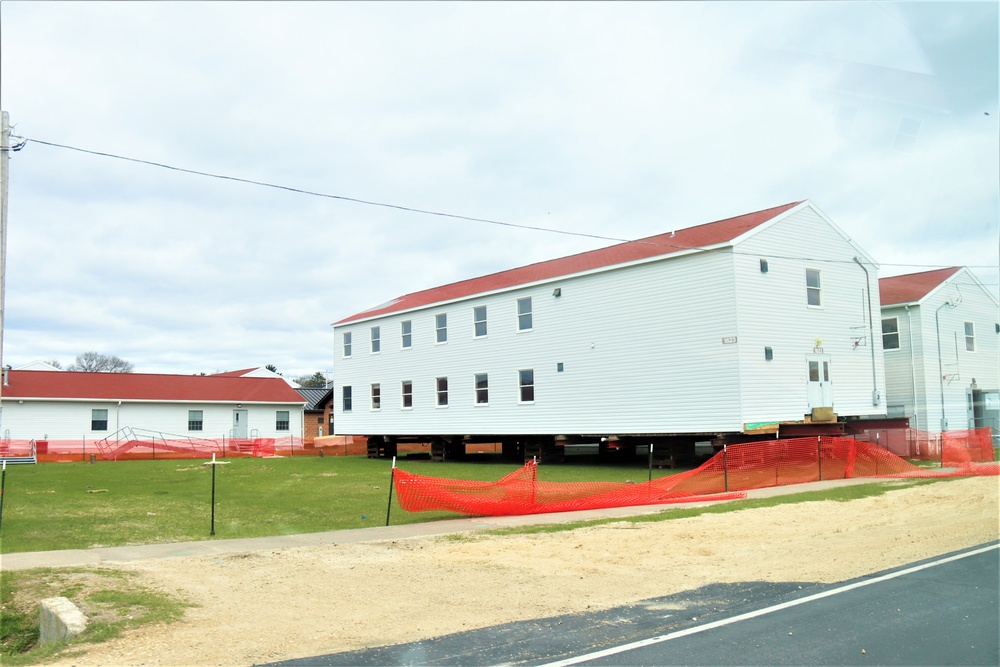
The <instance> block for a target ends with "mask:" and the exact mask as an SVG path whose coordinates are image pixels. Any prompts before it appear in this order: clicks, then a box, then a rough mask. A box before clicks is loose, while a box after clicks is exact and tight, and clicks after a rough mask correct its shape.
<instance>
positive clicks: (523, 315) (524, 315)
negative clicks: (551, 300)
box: [517, 296, 535, 333]
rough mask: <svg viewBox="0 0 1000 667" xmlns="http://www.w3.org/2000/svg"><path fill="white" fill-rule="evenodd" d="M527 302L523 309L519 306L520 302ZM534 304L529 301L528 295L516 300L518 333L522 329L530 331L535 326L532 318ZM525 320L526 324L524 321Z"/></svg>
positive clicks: (522, 330)
mask: <svg viewBox="0 0 1000 667" xmlns="http://www.w3.org/2000/svg"><path fill="white" fill-rule="evenodd" d="M525 303H527V304H528V309H527V310H526V311H525V310H523V309H522V308H521V305H522V304H525ZM534 313H535V310H534V304H533V303H532V301H531V297H530V296H524V297H521V298H519V299H518V300H517V331H518V333H521V332H524V331H532V330H533V329H534V328H535V320H534ZM526 322H527V326H525V323H526Z"/></svg>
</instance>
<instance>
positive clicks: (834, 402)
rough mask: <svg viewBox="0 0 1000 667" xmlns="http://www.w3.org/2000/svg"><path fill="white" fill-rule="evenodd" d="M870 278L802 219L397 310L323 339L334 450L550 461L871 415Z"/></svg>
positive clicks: (878, 374) (738, 224) (810, 218)
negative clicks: (570, 453) (410, 450)
mask: <svg viewBox="0 0 1000 667" xmlns="http://www.w3.org/2000/svg"><path fill="white" fill-rule="evenodd" d="M429 261H432V258H429ZM876 272H877V266H876V264H875V263H874V261H873V260H872V259H871V258H870V257H869V256H868V255H867V254H866V253H865V252H864V251H863V250H862V249H861V248H859V247H858V246H857V245H856V244H855V243H854V242H853V241H852V240H851V239H850V238H849V237H848V236H847V235H846V234H844V233H843V232H842V231H841V230H840V229H839V228H838V227H837V226H836V225H834V224H833V222H832V221H831V220H830V219H829V218H827V217H826V216H825V215H824V214H823V213H822V212H821V211H819V209H818V208H816V207H815V206H814V205H813V204H812V203H810V202H808V201H802V202H793V203H790V204H785V205H782V206H777V207H774V208H770V209H766V210H763V211H757V212H755V213H749V214H746V215H741V216H738V217H734V218H728V219H725V220H720V221H717V222H713V223H709V224H704V225H698V226H694V227H688V228H685V229H677V230H675V231H671V232H668V233H665V234H660V235H657V236H652V237H649V238H645V239H641V240H638V241H631V242H627V243H620V244H617V245H613V246H610V247H607V248H602V249H599V250H594V251H591V252H585V253H580V254H577V255H572V256H569V257H562V258H559V259H553V260H550V261H546V262H539V263H536V264H531V265H528V266H524V267H520V268H516V269H512V270H509V271H502V272H499V273H493V274H490V275H485V276H481V277H478V278H472V279H470V280H464V281H461V282H457V283H452V284H449V285H443V286H440V287H435V288H432V289H427V290H422V291H418V292H413V293H410V294H406V295H404V296H401V297H399V298H396V299H393V300H391V301H389V302H387V303H384V304H381V305H379V306H375V307H373V308H370V309H368V310H366V311H363V312H360V313H356V314H354V315H351V316H348V317H345V318H343V319H341V320H339V321H338V322H336V323H335V324H334V332H335V338H336V341H337V343H336V345H337V349H336V353H335V360H334V364H335V373H334V378H335V387H334V402H335V413H334V414H335V419H336V423H337V433H338V434H343V435H364V436H367V437H368V438H369V443H370V446H371V448H372V450H371V451H373V452H376V451H377V452H378V453H379V454H380V455H383V454H384V455H387V454H391V453H392V452H393V451H394V449H395V443H398V442H430V443H431V444H432V449H433V451H434V452H435V453H436V456H443V457H447V456H448V455H449V452H452V453H455V454H456V455H457V452H460V451H464V446H463V443H464V442H501V443H502V444H503V447H504V450H505V452H507V453H509V454H510V455H511V456H512V457H517V456H520V455H521V454H522V453H523V454H524V455H525V456H528V455H529V454H530V453H532V452H543V453H545V454H546V455H551V456H553V457H558V456H559V452H561V451H565V450H564V449H563V447H564V445H565V444H566V443H570V444H573V443H586V444H589V445H595V444H597V443H601V444H600V446H601V447H604V446H607V445H608V443H620V444H621V446H623V447H632V446H643V447H645V446H648V445H649V443H651V442H656V443H661V444H662V446H663V448H683V449H684V450H685V451H691V450H693V448H694V445H695V443H696V442H705V441H711V442H713V443H715V444H721V443H722V442H726V441H727V439H729V440H728V441H735V439H738V438H742V437H758V438H759V437H760V434H761V433H772V434H773V433H774V432H776V431H778V430H779V424H780V423H782V422H795V423H797V424H799V425H801V423H803V422H805V421H810V422H811V421H816V420H825V421H830V422H832V423H834V424H835V423H836V419H837V417H836V415H840V417H841V418H857V417H863V416H873V415H874V416H880V415H884V414H885V408H884V403H883V402H882V398H881V397H882V395H883V392H884V389H885V379H884V373H883V366H882V355H881V349H880V347H879V343H880V339H881V336H880V335H879V332H878V330H877V329H874V331H873V323H874V324H876V325H877V322H878V278H877V273H876ZM861 342H864V346H863V347H861V345H859V343H861ZM859 348H860V349H859ZM831 428H832V427H831ZM657 446H658V447H659V446H660V445H657Z"/></svg>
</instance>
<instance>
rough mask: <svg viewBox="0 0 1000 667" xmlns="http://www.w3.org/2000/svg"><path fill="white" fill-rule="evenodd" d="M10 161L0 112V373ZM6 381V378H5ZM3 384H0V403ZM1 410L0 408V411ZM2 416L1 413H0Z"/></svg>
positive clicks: (0, 365) (6, 118)
mask: <svg viewBox="0 0 1000 667" xmlns="http://www.w3.org/2000/svg"><path fill="white" fill-rule="evenodd" d="M9 160H10V115H9V114H8V113H7V112H6V111H0V373H2V372H3V361H4V359H3V317H4V312H5V311H4V308H5V303H4V295H5V293H6V291H7V180H8V173H9V167H8V164H7V163H8V161H9ZM5 379H6V376H5ZM2 400H3V382H0V402H2ZM2 409H3V408H2V407H0V410H2ZM0 414H2V413H0Z"/></svg>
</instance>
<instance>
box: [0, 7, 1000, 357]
mask: <svg viewBox="0 0 1000 667" xmlns="http://www.w3.org/2000/svg"><path fill="white" fill-rule="evenodd" d="M989 11H992V12H993V14H992V16H993V19H994V21H993V22H994V25H995V23H996V21H995V18H996V8H995V6H990V7H985V8H984V6H982V5H978V6H970V5H955V6H954V7H952V8H951V9H946V8H945V7H944V6H942V7H934V8H926V7H917V8H913V7H910V6H909V5H892V4H890V5H885V4H879V5H874V4H873V3H866V4H859V3H784V2H782V3H753V4H752V5H745V4H738V3H599V2H598V3H421V2H412V3H411V2H405V3H269V2H259V3H182V2H178V3H174V2H152V3H87V2H81V3H49V2H33V3H14V4H10V3H4V4H3V5H2V7H0V12H2V19H3V20H2V22H0V30H2V40H0V49H2V56H3V57H2V76H0V81H2V93H3V102H2V104H3V106H4V108H5V110H7V111H9V112H10V113H11V117H12V121H13V122H14V123H16V124H17V127H16V132H17V133H18V134H21V135H23V136H27V137H31V138H35V139H41V140H46V141H53V142H57V143H65V144H69V145H73V146H79V147H83V148H89V149H94V150H99V151H103V152H108V153H114V154H119V155H125V156H132V157H137V158H141V159H145V160H151V161H156V162H162V163H166V164H170V165H174V166H177V167H183V168H190V169H195V170H200V171H206V172H212V173H218V174H224V175H228V176H234V177H240V178H247V179H254V180H260V181H266V182H269V183H275V184H281V185H287V186H291V187H296V188H301V189H305V190H311V191H316V192H322V193H328V194H333V195H340V196H343V197H351V198H358V199H363V200H369V201H376V202H384V203H390V204H396V205H401V206H406V207H413V208H420V209H427V210H432V211H440V212H448V213H456V214H461V215H466V216H470V217H477V218H486V219H490V220H496V221H502V222H509V223H514V224H518V225H530V226H539V227H550V228H558V229H565V230H572V231H577V232H581V233H584V234H596V235H603V236H610V237H617V238H635V237H639V236H645V235H650V234H655V233H659V232H663V231H666V230H669V229H674V228H680V227H685V226H689V225H693V224H700V223H703V222H708V221H711V220H715V219H719V218H723V217H728V216H732V215H738V214H741V213H745V212H748V211H752V210H757V209H760V208H766V207H770V206H775V205H778V204H783V203H787V202H790V201H795V200H799V199H803V198H810V199H813V200H814V201H815V202H816V203H817V204H818V205H819V206H820V207H821V208H823V209H824V210H825V211H826V212H827V213H828V214H830V216H831V217H832V218H833V219H834V221H835V222H836V223H837V224H838V225H839V226H840V227H842V228H843V229H845V231H847V232H848V233H849V234H851V235H852V236H853V237H854V238H855V239H856V240H858V241H859V243H860V244H861V245H862V246H863V247H864V248H865V249H866V250H868V251H869V253H870V254H872V255H873V256H874V257H875V258H876V259H877V260H879V261H881V262H883V263H884V264H885V266H884V268H883V271H882V274H883V275H888V274H892V273H900V272H904V271H906V270H907V269H906V268H905V267H902V266H899V265H904V264H936V265H950V264H967V265H978V266H990V267H991V266H995V265H997V264H998V263H1000V260H998V258H997V245H998V244H997V241H998V238H997V229H998V226H1000V225H998V209H997V206H998V204H997V200H998V192H997V190H998V188H997V181H998V174H997V166H996V165H997V163H998V156H997V143H998V133H997V124H996V123H997V117H998V114H997V113H995V111H996V89H997V87H996V84H995V81H996V76H995V72H996V68H995V64H994V65H993V69H992V70H989V67H988V63H986V64H983V65H979V66H980V67H985V68H986V69H982V70H981V71H977V70H975V67H977V65H976V61H975V60H974V59H970V58H966V59H962V58H960V57H957V56H961V55H962V54H965V53H968V54H973V53H980V52H982V50H983V49H984V48H985V49H986V51H987V52H988V51H989V49H990V47H992V51H993V53H995V52H996V30H995V29H994V30H993V31H992V32H991V33H989V32H987V33H984V32H983V28H982V25H983V20H982V19H983V12H987V13H988V12H989ZM928 16H930V17H931V18H933V22H932V24H933V25H945V26H948V30H947V31H945V33H944V34H941V33H939V32H936V31H931V32H922V30H925V29H924V28H922V27H921V26H923V25H926V22H927V21H928V20H929V19H928ZM970 17H973V18H975V19H976V20H975V21H970ZM986 18H987V19H988V18H989V16H986ZM984 35H985V37H984ZM931 40H933V41H931ZM984 45H985V46H984ZM956 54H957V56H956ZM955 63H962V64H961V65H955ZM949 68H950V69H949ZM956 68H957V69H956ZM989 76H992V77H993V79H992V80H993V81H994V83H993V85H992V86H991V87H988V88H987V89H985V93H983V92H981V91H982V90H983V89H982V87H981V86H980V87H979V88H975V87H970V88H969V89H970V90H973V88H974V90H975V91H979V92H976V93H975V94H973V93H969V94H968V95H965V96H961V97H955V96H953V95H952V93H953V92H954V90H955V87H954V84H953V83H952V82H953V81H955V80H962V81H966V80H968V81H974V80H979V79H982V78H983V77H987V78H988V77H989ZM977 77H978V78H977ZM977 95H978V97H977ZM984 95H985V97H984ZM941 100H945V102H944V103H943V102H941ZM984 104H987V105H991V106H989V107H988V108H986V109H983V108H981V107H982V106H983V105H984ZM990 110H993V111H994V113H993V115H991V116H985V115H983V111H990ZM914 121H916V123H917V124H916V126H914V125H913V122H914ZM914 127H915V128H916V129H915V130H914ZM907 133H910V134H913V135H914V136H913V137H912V139H913V140H912V141H910V139H911V137H910V136H909V134H907ZM901 134H902V135H903V136H902V139H901V138H900V135H901ZM600 245H605V243H604V242H601V241H598V240H595V239H588V238H581V237H569V236H564V235H556V234H549V233H544V232H531V231H526V230H522V229H517V228H512V227H505V226H499V225H490V224H486V223H481V222H472V221H465V220H458V219H454V218H447V217H439V216H432V215H427V214H420V213H413V212H407V211H403V210H399V209H395V208H384V207H372V206H366V205H363V204H360V203H354V202H349V201H343V200H337V199H324V198H317V197H312V196H307V195H302V194H295V193H291V192H287V191H281V190H276V189H268V188H261V187H256V186H252V185H248V184H243V183H236V182H232V181H225V180H218V179H210V178H206V177H201V176H195V175H191V174H185V173H180V172H176V171H169V170H164V169H160V168H157V167H153V166H148V165H141V164H136V163H129V162H123V161H120V160H114V159H111V158H103V157H97V156H92V155H85V154H80V153H75V152H72V151H68V150H65V149H59V148H54V147H48V146H43V145H39V144H37V143H29V144H28V146H27V147H26V148H25V149H24V150H23V151H22V152H20V153H16V154H14V156H13V158H12V160H11V196H10V222H9V239H8V275H7V312H6V316H7V322H6V327H7V329H6V331H5V351H4V353H5V359H10V360H12V361H15V362H16V361H18V360H21V361H28V360H31V359H36V358H58V359H60V360H62V361H63V363H68V362H70V361H71V360H72V358H73V357H74V356H75V355H76V354H79V353H80V352H83V351H85V350H89V349H97V350H99V351H102V352H106V353H109V354H117V355H118V356H121V357H123V358H126V359H128V360H129V361H132V362H133V363H134V364H135V365H136V368H137V369H138V370H147V371H174V372H200V371H206V372H212V371H215V370H227V369H234V368H243V367H249V366H256V365H263V364H267V363H274V364H275V365H276V366H277V367H278V368H279V370H281V371H283V372H285V373H286V375H289V374H290V375H298V374H304V373H312V372H314V371H315V370H324V371H325V370H329V367H330V366H331V364H332V357H333V345H332V336H331V334H330V331H329V324H330V323H331V322H333V321H335V320H338V319H340V318H342V317H345V316H347V315H350V314H353V313H355V312H357V311H360V310H363V309H365V308H368V307H370V306H372V305H375V304H377V303H380V302H382V301H385V300H387V299H390V298H393V297H395V296H398V295H400V294H403V293H406V292H410V291H414V290H419V289H424V288H427V287H432V286H434V285H437V284H442V283H446V282H451V281H454V280H461V279H464V278H469V277H472V276H475V275H479V274H482V273H488V272H493V271H498V270H502V269H506V268H511V267H513V266H518V265H521V264H524V263H529V262H534V261H539V260H543V259H549V258H552V257H557V256H561V255H565V254H570V253H573V252H579V251H582V250H586V249H590V248H594V247H597V246H600ZM977 274H979V275H980V276H981V277H982V278H983V281H984V282H986V283H988V284H990V285H992V286H993V288H994V289H996V284H997V282H998V279H1000V276H998V275H997V271H996V270H991V269H985V270H983V269H977Z"/></svg>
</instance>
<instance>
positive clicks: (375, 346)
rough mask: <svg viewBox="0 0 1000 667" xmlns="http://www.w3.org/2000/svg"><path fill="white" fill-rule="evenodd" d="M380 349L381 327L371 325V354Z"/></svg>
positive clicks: (376, 352)
mask: <svg viewBox="0 0 1000 667" xmlns="http://www.w3.org/2000/svg"><path fill="white" fill-rule="evenodd" d="M381 351H382V328H381V327H372V354H378V353H379V352H381Z"/></svg>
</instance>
